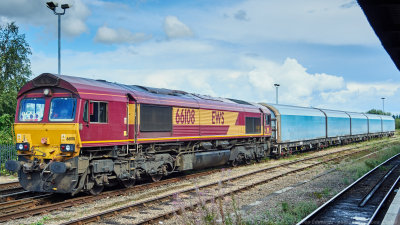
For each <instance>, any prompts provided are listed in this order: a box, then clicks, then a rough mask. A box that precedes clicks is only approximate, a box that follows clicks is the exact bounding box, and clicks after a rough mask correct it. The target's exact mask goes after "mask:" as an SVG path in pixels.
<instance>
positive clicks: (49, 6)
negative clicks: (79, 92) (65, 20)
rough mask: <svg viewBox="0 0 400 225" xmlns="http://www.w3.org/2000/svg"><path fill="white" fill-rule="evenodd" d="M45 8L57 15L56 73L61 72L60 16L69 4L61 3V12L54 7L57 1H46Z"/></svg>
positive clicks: (56, 5)
mask: <svg viewBox="0 0 400 225" xmlns="http://www.w3.org/2000/svg"><path fill="white" fill-rule="evenodd" d="M46 5H47V8H49V9H51V11H53V13H54V15H57V16H58V75H60V74H61V16H62V15H64V14H65V10H66V9H68V8H69V7H70V6H69V5H68V4H62V5H61V9H63V12H57V11H56V8H57V7H58V3H57V2H47V3H46Z"/></svg>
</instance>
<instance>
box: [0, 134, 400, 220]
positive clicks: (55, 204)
mask: <svg viewBox="0 0 400 225" xmlns="http://www.w3.org/2000/svg"><path fill="white" fill-rule="evenodd" d="M385 141H387V140H385ZM385 141H383V142H385ZM396 141H397V140H392V142H396ZM379 143H381V142H377V143H372V144H370V145H367V146H361V147H360V146H354V147H349V148H344V149H342V150H340V151H335V152H331V153H328V154H323V155H319V156H314V157H308V158H305V159H300V160H295V161H292V162H288V163H284V164H281V165H278V166H274V167H269V168H266V169H263V170H265V171H267V170H272V169H274V168H282V167H285V166H288V165H292V164H296V163H300V162H302V161H307V160H311V159H319V158H322V157H327V156H332V155H334V154H340V153H344V152H347V151H351V150H354V149H357V148H363V147H365V148H366V147H368V146H371V145H375V144H379ZM366 150H367V149H365V150H362V151H366ZM362 151H357V152H353V153H351V155H352V154H356V153H359V152H362ZM219 171H220V169H215V170H210V171H204V172H200V173H196V174H190V175H185V176H181V177H176V178H170V179H167V180H162V181H159V182H156V183H147V184H142V185H137V186H134V187H132V188H127V189H122V190H114V191H109V192H104V193H102V194H100V195H98V196H81V197H75V198H70V197H69V198H66V197H65V198H60V196H58V197H57V198H55V197H54V196H53V197H52V196H51V195H43V196H37V197H30V198H26V199H20V200H14V201H8V202H6V203H4V204H3V205H2V204H0V212H2V213H0V222H5V221H8V220H11V219H18V218H23V217H29V216H33V215H39V214H45V213H48V212H51V211H54V210H59V209H63V208H67V207H72V206H76V205H80V204H84V203H90V202H94V201H96V200H99V199H104V198H107V197H116V196H124V195H129V194H131V193H137V192H138V191H143V190H147V189H150V188H154V187H158V186H162V185H165V184H171V183H174V182H178V181H182V180H185V179H192V178H196V177H201V176H206V175H209V174H212V173H216V172H219ZM258 172H261V171H258ZM258 172H257V171H256V172H253V173H258ZM247 175H249V174H248V173H247V174H244V175H242V176H247ZM55 199H57V200H55ZM24 205H26V207H25V206H24Z"/></svg>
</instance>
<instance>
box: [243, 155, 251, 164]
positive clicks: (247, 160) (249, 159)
mask: <svg viewBox="0 0 400 225" xmlns="http://www.w3.org/2000/svg"><path fill="white" fill-rule="evenodd" d="M244 162H245V163H246V165H250V164H251V158H249V157H246V158H245V159H244Z"/></svg>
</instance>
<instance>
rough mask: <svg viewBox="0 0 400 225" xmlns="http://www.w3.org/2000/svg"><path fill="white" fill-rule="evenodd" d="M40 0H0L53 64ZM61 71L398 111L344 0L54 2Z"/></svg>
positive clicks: (41, 65) (53, 44)
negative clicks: (60, 8) (58, 7)
mask: <svg viewBox="0 0 400 225" xmlns="http://www.w3.org/2000/svg"><path fill="white" fill-rule="evenodd" d="M45 2H46V1H43V0H35V1H32V0H2V1H1V2H0V23H1V24H4V23H7V22H10V21H16V23H17V25H19V26H20V31H21V32H22V33H25V34H26V38H27V40H28V42H29V44H30V45H31V47H32V52H33V54H32V56H31V63H32V70H33V73H34V75H35V76H37V75H39V74H41V73H44V72H53V73H56V72H57V17H56V16H54V15H53V14H52V12H51V11H50V10H49V9H47V8H46V6H45ZM58 2H59V3H60V4H63V3H69V4H72V7H71V8H70V9H68V10H67V13H66V15H64V16H62V74H67V75H74V76H81V77H89V78H95V79H106V80H108V81H115V82H120V83H126V84H138V85H146V86H152V87H164V88H172V89H180V90H184V91H187V92H194V93H200V94H209V95H213V96H221V97H230V98H238V99H244V100H248V101H254V102H275V88H274V86H273V84H274V83H279V84H280V85H281V87H280V88H279V102H280V103H282V104H292V105H301V106H314V107H323V108H331V109H341V110H348V111H361V112H363V111H367V110H369V109H371V108H378V109H381V108H382V100H381V97H385V98H386V100H385V111H389V112H392V113H395V114H399V113H400V104H398V99H399V97H400V74H399V71H398V70H397V69H396V67H395V65H394V64H393V62H392V61H391V59H390V57H389V55H388V54H387V53H386V52H385V51H384V49H383V47H382V46H381V43H380V42H379V40H378V38H377V37H376V35H375V33H374V32H373V30H372V28H371V27H370V25H369V24H368V22H367V19H366V17H365V16H364V14H363V12H362V10H361V9H360V7H359V6H358V4H357V3H356V1H352V0H331V1H321V0H304V1H296V0H281V1H274V0H246V1H245V0H229V1H228V0H220V1H211V0H193V1H184V0H180V1H178V0H170V1H163V0H120V1H110V0H109V1H104V0H59V1H58Z"/></svg>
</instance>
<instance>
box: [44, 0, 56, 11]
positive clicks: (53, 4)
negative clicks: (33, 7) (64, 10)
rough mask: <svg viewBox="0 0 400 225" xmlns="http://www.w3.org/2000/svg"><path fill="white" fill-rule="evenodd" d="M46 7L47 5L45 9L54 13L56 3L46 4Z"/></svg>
mask: <svg viewBox="0 0 400 225" xmlns="http://www.w3.org/2000/svg"><path fill="white" fill-rule="evenodd" d="M46 5H47V8H49V9H51V10H53V11H54V10H56V8H57V6H58V3H57V2H47V3H46Z"/></svg>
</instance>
